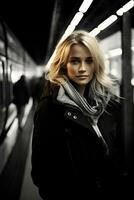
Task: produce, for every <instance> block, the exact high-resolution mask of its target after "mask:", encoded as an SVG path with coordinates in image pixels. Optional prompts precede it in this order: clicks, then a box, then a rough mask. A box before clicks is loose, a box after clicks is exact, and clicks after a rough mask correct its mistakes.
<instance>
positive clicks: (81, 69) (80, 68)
mask: <svg viewBox="0 0 134 200" xmlns="http://www.w3.org/2000/svg"><path fill="white" fill-rule="evenodd" d="M79 71H82V72H83V71H86V64H85V62H81V65H80V66H79Z"/></svg>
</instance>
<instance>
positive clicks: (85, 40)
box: [31, 31, 123, 200]
mask: <svg viewBox="0 0 134 200" xmlns="http://www.w3.org/2000/svg"><path fill="white" fill-rule="evenodd" d="M47 79H48V83H47V86H46V87H45V90H44V94H43V96H42V98H41V100H40V103H39V105H38V108H37V110H36V113H35V117H34V133H33V141H32V173H31V174H32V178H33V182H34V184H35V185H36V186H37V187H38V188H39V193H40V195H41V197H42V198H43V199H53V200H54V199H62V200H65V199H68V200H70V199H76V200H77V199H82V200H83V199H89V197H91V196H92V195H93V197H94V198H93V199H95V197H105V193H106V192H108V191H109V192H111V191H112V193H111V194H110V195H112V194H115V193H117V191H119V188H117V187H116V186H118V183H119V179H120V178H119V177H120V175H121V173H122V166H123V164H122V161H121V160H122V159H121V158H122V142H121V137H122V132H121V129H120V124H121V118H120V115H121V105H120V103H119V98H118V97H117V96H116V95H115V94H114V83H113V82H112V80H111V79H110V78H109V77H108V76H107V75H106V74H105V67H104V59H103V56H102V53H101V50H100V48H99V43H98V41H97V40H96V39H95V38H93V37H91V36H90V35H89V34H88V32H86V31H74V32H73V33H72V34H71V35H69V36H68V37H67V38H66V39H65V40H64V41H62V42H60V43H59V44H58V45H57V47H56V50H55V53H54V55H53V58H52V60H51V64H50V68H49V72H48V74H47ZM115 93H116V91H115Z"/></svg>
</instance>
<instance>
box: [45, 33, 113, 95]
mask: <svg viewBox="0 0 134 200" xmlns="http://www.w3.org/2000/svg"><path fill="white" fill-rule="evenodd" d="M74 44H82V45H84V46H85V47H86V48H87V49H88V50H89V52H90V53H91V55H92V58H93V62H94V76H93V80H92V81H91V87H92V90H93V92H94V93H95V94H96V96H104V95H106V94H107V92H108V91H109V92H111V93H113V94H114V90H112V88H113V87H112V86H114V84H113V81H112V79H110V77H109V76H108V75H107V74H106V73H105V63H104V57H103V53H102V51H101V49H100V46H99V42H98V40H97V39H96V38H95V37H92V36H91V35H90V34H89V33H88V32H87V31H83V30H76V31H74V32H72V33H71V34H70V35H69V36H68V37H67V38H66V39H64V40H63V41H62V42H59V43H58V45H57V47H56V49H55V51H54V54H53V55H52V59H51V63H50V67H49V72H48V74H47V78H48V79H49V80H50V81H51V82H53V83H56V84H60V82H61V80H65V79H68V78H67V77H66V74H65V73H64V71H65V66H66V64H67V62H68V58H69V54H70V50H71V47H72V45H74Z"/></svg>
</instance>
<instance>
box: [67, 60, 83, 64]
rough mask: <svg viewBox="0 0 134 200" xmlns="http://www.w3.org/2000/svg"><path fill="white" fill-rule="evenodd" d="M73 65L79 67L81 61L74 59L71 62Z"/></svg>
mask: <svg viewBox="0 0 134 200" xmlns="http://www.w3.org/2000/svg"><path fill="white" fill-rule="evenodd" d="M69 62H70V63H71V64H72V65H77V64H79V63H80V61H79V60H78V59H72V60H70V61H69Z"/></svg>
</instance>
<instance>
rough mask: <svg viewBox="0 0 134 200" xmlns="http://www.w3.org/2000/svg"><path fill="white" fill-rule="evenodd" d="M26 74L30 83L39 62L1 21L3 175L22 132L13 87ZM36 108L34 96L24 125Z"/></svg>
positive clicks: (0, 146)
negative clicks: (20, 131) (33, 106)
mask: <svg viewBox="0 0 134 200" xmlns="http://www.w3.org/2000/svg"><path fill="white" fill-rule="evenodd" d="M22 75H25V77H26V81H27V83H28V86H29V84H30V80H31V79H32V77H36V75H37V65H36V63H35V62H34V60H33V59H32V58H31V57H30V55H29V54H28V52H27V51H26V50H25V49H24V47H23V46H22V45H21V43H20V42H19V40H18V39H17V38H16V37H15V35H14V34H13V33H12V31H11V30H10V29H9V27H8V26H7V25H6V24H5V23H4V21H3V20H0V174H1V172H2V170H3V168H4V166H5V164H6V162H7V160H8V158H9V155H10V153H11V152H12V149H13V147H14V145H15V142H16V139H17V134H18V118H17V108H16V105H15V103H14V95H13V86H14V84H15V83H16V82H17V81H18V80H19V79H20V77H21V76H22ZM31 107H32V98H31V97H30V96H29V101H28V103H27V105H26V107H25V112H24V116H23V118H22V126H24V125H25V121H26V117H27V116H28V113H29V111H30V109H31Z"/></svg>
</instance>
